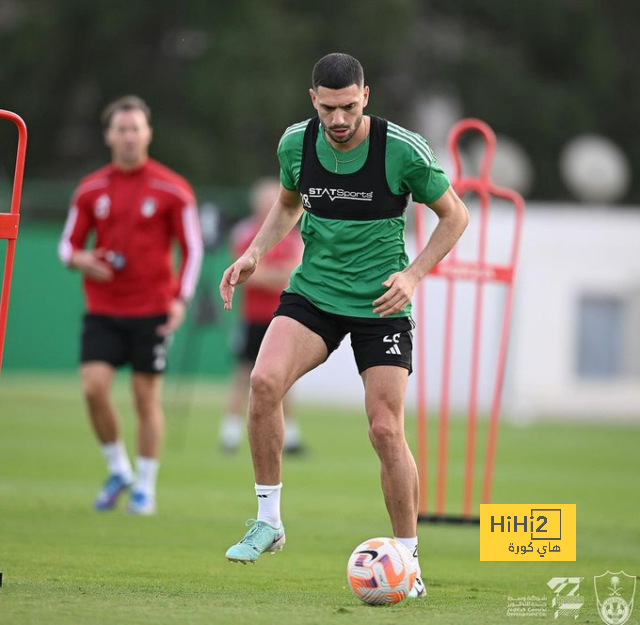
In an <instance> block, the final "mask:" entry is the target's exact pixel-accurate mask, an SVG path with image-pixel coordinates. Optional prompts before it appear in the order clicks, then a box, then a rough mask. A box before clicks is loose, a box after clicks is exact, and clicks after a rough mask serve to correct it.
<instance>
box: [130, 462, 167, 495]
mask: <svg viewBox="0 0 640 625" xmlns="http://www.w3.org/2000/svg"><path fill="white" fill-rule="evenodd" d="M159 467H160V463H159V462H158V460H157V459H156V458H145V457H143V456H138V457H137V458H136V483H135V484H134V486H133V490H134V491H135V492H136V493H145V494H147V495H150V496H151V497H155V496H156V476H157V475H158V469H159Z"/></svg>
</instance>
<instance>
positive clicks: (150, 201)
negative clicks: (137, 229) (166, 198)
mask: <svg viewBox="0 0 640 625" xmlns="http://www.w3.org/2000/svg"><path fill="white" fill-rule="evenodd" d="M157 207H158V205H157V202H156V200H155V199H154V198H152V197H147V198H145V199H144V201H143V202H142V208H141V209H140V212H141V213H142V216H143V217H151V216H152V215H153V214H154V213H155V212H156V208H157Z"/></svg>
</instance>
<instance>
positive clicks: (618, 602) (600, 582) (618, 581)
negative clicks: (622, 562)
mask: <svg viewBox="0 0 640 625" xmlns="http://www.w3.org/2000/svg"><path fill="white" fill-rule="evenodd" d="M593 584H594V586H595V589H596V599H597V601H598V614H599V615H600V618H601V619H602V620H603V621H604V622H605V623H606V624H607V625H624V623H626V622H627V621H628V620H629V618H630V617H631V612H633V597H634V595H635V594H636V577H635V575H627V574H626V573H625V572H624V571H618V572H617V573H612V572H611V571H607V572H606V573H603V574H602V575H595V576H594V577H593Z"/></svg>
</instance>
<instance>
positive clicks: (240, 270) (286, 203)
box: [220, 185, 303, 310]
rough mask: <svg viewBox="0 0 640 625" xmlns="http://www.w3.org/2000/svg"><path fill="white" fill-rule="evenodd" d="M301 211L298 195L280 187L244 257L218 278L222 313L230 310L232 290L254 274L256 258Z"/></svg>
mask: <svg viewBox="0 0 640 625" xmlns="http://www.w3.org/2000/svg"><path fill="white" fill-rule="evenodd" d="M302 210H303V209H302V203H301V201H300V194H299V193H298V192H297V191H291V190H289V189H286V188H285V187H283V186H282V185H280V195H279V196H278V199H277V200H276V203H275V204H274V205H273V207H272V208H271V210H270V211H269V214H268V215H267V218H266V219H265V221H264V223H263V224H262V227H261V228H260V230H259V231H258V234H257V235H256V236H255V238H254V239H253V241H252V242H251V244H250V245H249V247H248V248H247V250H246V251H245V252H244V254H242V256H240V258H238V260H236V261H235V262H234V263H233V264H232V265H231V266H230V267H228V268H227V270H226V271H225V272H224V274H223V276H222V280H221V282H220V296H221V297H222V301H223V302H224V308H225V310H231V304H232V300H233V293H234V291H235V287H236V286H237V285H238V284H242V283H243V282H245V281H246V280H247V279H248V278H249V277H250V276H251V275H252V274H253V273H254V272H255V270H256V267H257V266H258V263H259V262H260V259H261V258H262V257H263V256H264V255H265V254H266V253H267V252H268V251H269V250H270V249H271V248H273V247H274V246H275V245H276V244H277V243H279V242H280V241H281V240H282V239H283V238H284V237H285V236H287V234H289V232H291V230H292V228H293V227H294V226H295V225H296V223H298V221H299V219H300V216H301V215H302Z"/></svg>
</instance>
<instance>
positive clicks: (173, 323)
mask: <svg viewBox="0 0 640 625" xmlns="http://www.w3.org/2000/svg"><path fill="white" fill-rule="evenodd" d="M186 312H187V305H186V304H185V303H184V302H183V301H182V300H181V299H174V300H173V301H172V302H171V305H170V306H169V312H168V315H167V321H166V323H163V324H162V325H161V326H158V327H157V328H156V332H157V333H158V334H159V335H160V336H168V335H169V334H172V333H173V332H175V331H176V330H177V329H178V328H179V327H180V326H181V325H182V322H183V321H184V317H185V315H186Z"/></svg>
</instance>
